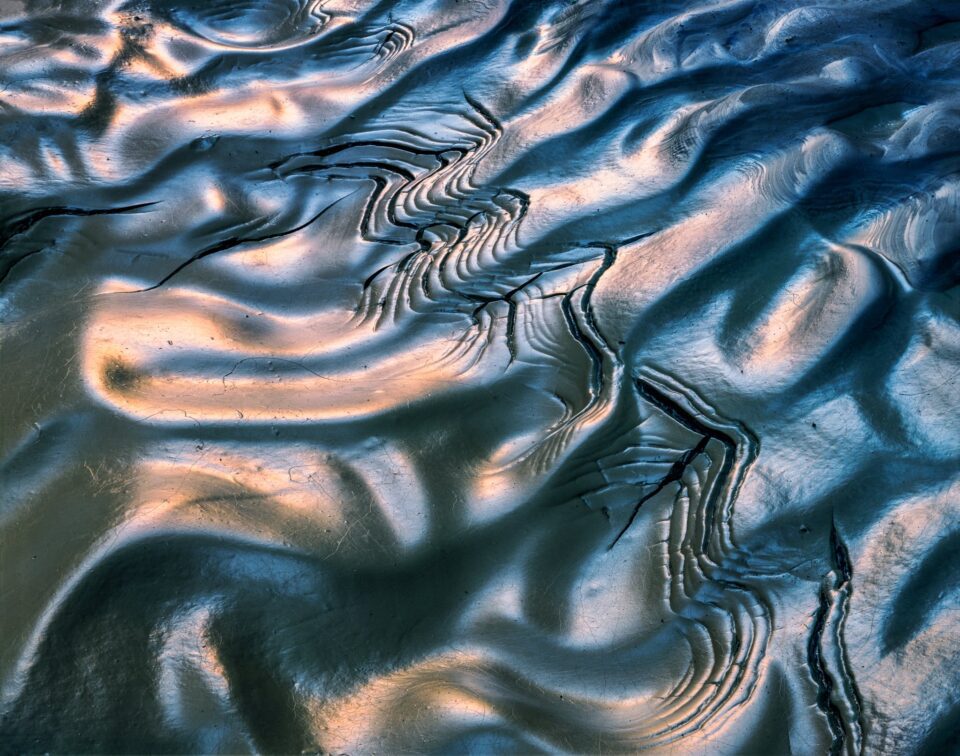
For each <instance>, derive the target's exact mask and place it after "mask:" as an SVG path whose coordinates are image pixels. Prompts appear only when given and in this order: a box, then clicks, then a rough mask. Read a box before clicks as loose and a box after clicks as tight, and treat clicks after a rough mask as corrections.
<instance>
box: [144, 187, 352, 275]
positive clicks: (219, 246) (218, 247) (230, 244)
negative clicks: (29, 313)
mask: <svg viewBox="0 0 960 756" xmlns="http://www.w3.org/2000/svg"><path fill="white" fill-rule="evenodd" d="M353 194H356V192H350V193H349V194H345V195H343V196H342V197H338V198H337V199H335V200H334V201H333V202H331V203H330V204H329V205H327V206H326V207H325V208H323V209H322V210H321V211H320V212H319V213H317V214H316V215H314V216H313V217H312V218H310V219H309V220H307V221H305V222H304V223H301V224H300V225H299V226H295V227H294V228H291V229H287V230H286V231H277V232H276V233H273V234H264V235H263V236H249V237H241V238H237V237H231V238H229V239H224V240H223V241H221V242H218V243H216V244H214V245H213V246H212V247H207V248H206V249H202V250H200V251H199V252H196V253H195V254H193V255H192V256H191V257H189V258H188V259H186V260H184V261H183V262H182V263H180V264H179V265H178V266H177V267H176V268H174V269H173V270H172V271H170V272H169V273H167V275H165V276H164V277H163V278H161V279H160V280H159V281H157V283H155V284H154V285H153V286H148V287H147V288H145V289H137V290H136V291H132V292H128V293H130V294H142V293H145V292H148V291H153V290H154V289H159V288H160V287H161V286H163V285H164V284H166V283H167V282H168V281H170V279H171V278H173V277H174V276H175V275H177V274H178V273H180V271H182V270H183V269H184V268H186V267H187V266H189V265H192V264H193V263H195V262H197V261H198V260H202V259H203V258H205V257H209V256H210V255H213V254H216V253H217V252H223V251H225V250H228V249H233V248H234V247H239V246H240V245H241V244H250V243H259V242H265V241H270V240H271V239H279V238H280V237H282V236H289V235H290V234H295V233H296V232H297V231H302V230H303V229H305V228H306V227H307V226H309V225H311V224H313V223H316V222H317V221H318V220H320V218H322V217H323V216H324V214H325V213H326V212H327V211H328V210H331V209H332V208H333V207H335V206H336V205H337V204H339V203H340V202H342V201H343V200H345V199H346V198H347V197H350V196H352V195H353Z"/></svg>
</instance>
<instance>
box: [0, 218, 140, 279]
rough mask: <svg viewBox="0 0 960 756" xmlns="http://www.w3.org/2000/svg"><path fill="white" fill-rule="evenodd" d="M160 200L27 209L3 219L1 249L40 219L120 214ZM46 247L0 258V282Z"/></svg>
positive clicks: (0, 229)
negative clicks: (98, 206) (102, 206)
mask: <svg viewBox="0 0 960 756" xmlns="http://www.w3.org/2000/svg"><path fill="white" fill-rule="evenodd" d="M156 204H158V202H156V201H154V202H140V203H137V204H135V205H124V206H122V207H107V208H97V209H93V210H90V209H86V208H82V207H68V206H59V207H45V208H42V209H40V210H33V211H27V212H25V213H20V214H18V215H14V216H12V217H10V218H7V219H6V220H5V221H3V224H2V225H0V251H2V250H3V249H4V248H5V247H6V246H7V244H9V243H10V241H11V240H12V239H13V238H14V237H17V236H20V235H21V234H24V233H26V232H27V231H29V230H30V229H31V228H33V227H34V226H36V225H37V224H38V223H40V221H42V220H44V219H45V218H55V217H63V216H66V217H90V216H94V215H120V214H122V213H130V212H133V211H134V210H140V209H142V208H144V207H151V206H152V205H156ZM44 249H46V248H45V247H41V248H39V249H33V250H30V251H29V252H27V253H25V254H23V255H20V256H18V257H16V258H15V259H13V260H12V261H9V262H8V261H6V260H3V259H2V258H0V283H2V282H3V281H4V279H6V277H7V276H8V275H9V274H10V271H11V270H13V268H14V267H16V265H17V264H19V263H21V262H23V260H25V259H27V258H28V257H32V256H33V255H35V254H37V253H38V252H42V251H43V250H44Z"/></svg>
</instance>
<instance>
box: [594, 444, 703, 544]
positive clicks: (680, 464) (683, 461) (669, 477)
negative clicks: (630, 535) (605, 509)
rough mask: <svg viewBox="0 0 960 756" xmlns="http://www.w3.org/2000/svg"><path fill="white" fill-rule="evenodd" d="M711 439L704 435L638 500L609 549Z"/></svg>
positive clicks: (677, 478)
mask: <svg viewBox="0 0 960 756" xmlns="http://www.w3.org/2000/svg"><path fill="white" fill-rule="evenodd" d="M710 439H711V437H710V436H703V437H702V438H701V439H700V441H699V442H698V443H697V445H696V446H694V447H693V448H692V449H688V450H687V451H685V452H684V453H683V454H682V455H680V458H679V459H678V460H677V461H676V462H674V463H673V464H672V465H671V466H670V469H669V470H668V471H667V474H666V475H664V476H663V477H662V478H661V479H660V482H659V483H657V487H656V488H654V489H653V490H652V491H651V492H650V493H648V494H646V495H645V496H643V497H642V498H641V499H640V500H639V501H637V503H636V504H634V506H633V512H631V513H630V519H629V520H627V524H626V525H624V526H623V527H622V528H621V529H620V532H619V533H617V537H616V538H614V539H613V541H612V542H611V543H610V545H609V546H607V551H610V549H612V548H613V547H614V546H616V545H617V542H618V541H619V540H620V539H621V538H623V536H624V535H625V534H626V532H627V531H628V530H630V526H631V525H633V523H634V520H636V519H637V515H638V514H640V508H641V507H642V506H643V505H644V504H645V503H646V502H648V501H649V500H650V499H652V498H653V497H654V496H656V495H657V494H658V493H660V492H661V491H662V490H663V489H664V488H666V487H667V486H668V485H670V484H671V483H678V482H680V480H681V479H682V478H683V474H684V472H686V470H687V468H688V467H689V466H690V465H691V464H692V463H693V461H694V460H695V459H696V458H697V457H699V456H700V455H701V454H703V452H704V451H706V448H707V444H709V443H710Z"/></svg>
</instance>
